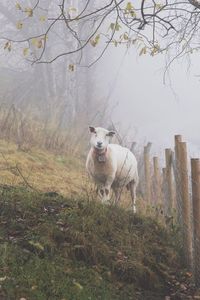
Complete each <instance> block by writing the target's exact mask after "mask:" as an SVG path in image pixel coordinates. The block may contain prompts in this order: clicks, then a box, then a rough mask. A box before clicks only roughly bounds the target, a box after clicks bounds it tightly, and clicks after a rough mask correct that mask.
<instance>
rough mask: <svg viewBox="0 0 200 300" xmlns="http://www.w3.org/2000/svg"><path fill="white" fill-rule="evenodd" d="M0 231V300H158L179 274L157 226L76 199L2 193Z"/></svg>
mask: <svg viewBox="0 0 200 300" xmlns="http://www.w3.org/2000/svg"><path fill="white" fill-rule="evenodd" d="M0 223H1V226H0V242H1V243H0V299H6V300H10V299H11V300H12V299H13V300H16V299H20V298H25V299H27V300H32V299H33V300H45V299H50V300H57V299H58V300H64V299H65V300H75V299H77V300H78V299H81V300H85V299H88V300H89V299H90V300H96V299H102V300H111V299H123V300H124V299H142V300H144V299H152V300H153V299H162V297H163V296H164V295H166V293H167V280H168V275H167V274H168V270H169V268H170V269H171V270H175V269H178V268H179V259H178V257H177V254H176V253H177V252H176V249H175V246H174V243H173V239H172V237H171V234H170V233H168V232H167V231H166V230H165V229H164V228H163V227H162V226H161V225H159V224H158V223H157V222H155V221H153V220H152V219H150V218H144V217H140V216H139V215H133V214H132V213H131V212H127V211H125V210H123V209H122V208H117V207H110V206H105V205H101V204H99V203H97V202H94V201H89V200H87V199H81V197H79V198H77V199H68V198H64V197H62V196H59V195H57V194H55V193H46V194H38V193H33V192H30V191H27V190H26V189H24V188H17V187H15V188H12V187H7V186H2V187H1V188H0ZM173 238H174V237H173Z"/></svg>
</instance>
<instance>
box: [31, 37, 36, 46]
mask: <svg viewBox="0 0 200 300" xmlns="http://www.w3.org/2000/svg"><path fill="white" fill-rule="evenodd" d="M31 43H32V45H33V46H36V44H37V39H36V38H33V39H32V40H31Z"/></svg>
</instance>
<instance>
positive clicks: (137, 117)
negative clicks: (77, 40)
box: [101, 48, 200, 155]
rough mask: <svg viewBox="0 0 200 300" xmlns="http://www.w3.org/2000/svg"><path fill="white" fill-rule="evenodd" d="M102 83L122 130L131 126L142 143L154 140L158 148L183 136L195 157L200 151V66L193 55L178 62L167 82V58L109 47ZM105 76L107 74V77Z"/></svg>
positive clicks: (172, 68)
mask: <svg viewBox="0 0 200 300" xmlns="http://www.w3.org/2000/svg"><path fill="white" fill-rule="evenodd" d="M102 63H103V64H102V65H103V72H101V74H102V76H101V87H102V88H103V89H104V90H105V94H106V95H107V94H109V93H110V100H111V103H112V104H116V103H117V104H118V105H117V106H115V109H114V112H113V114H112V119H113V120H114V121H115V122H116V123H118V122H120V123H121V126H122V127H123V128H128V127H129V126H131V130H130V132H131V131H132V132H133V133H134V134H135V132H137V134H136V139H137V140H138V141H140V142H143V141H144V140H145V141H151V142H153V145H154V150H155V151H161V149H163V148H164V147H171V146H172V145H173V136H174V135H175V134H182V135H183V136H184V139H185V141H187V142H188V143H189V148H190V152H191V154H192V155H200V134H199V131H200V117H199V114H200V97H199V91H200V77H199V78H198V76H197V75H198V74H199V75H200V68H199V66H200V64H199V59H198V56H196V57H195V56H193V58H192V60H191V66H190V68H189V70H188V61H187V60H186V59H185V61H182V62H176V63H174V64H173V65H172V66H171V69H170V80H171V87H170V81H169V79H168V80H167V83H166V84H165V85H164V84H163V74H164V70H165V65H166V64H165V56H164V55H163V56H156V57H153V58H152V57H150V56H149V55H147V56H141V57H139V56H138V54H137V53H136V51H135V49H134V48H132V49H130V50H129V51H128V53H126V54H125V51H124V49H123V48H114V49H110V51H108V52H107V53H106V55H105V56H104V58H103V61H102ZM105 74H106V75H105Z"/></svg>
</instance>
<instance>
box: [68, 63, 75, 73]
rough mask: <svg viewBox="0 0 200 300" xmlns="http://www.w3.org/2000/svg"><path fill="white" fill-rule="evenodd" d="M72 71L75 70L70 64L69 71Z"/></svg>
mask: <svg viewBox="0 0 200 300" xmlns="http://www.w3.org/2000/svg"><path fill="white" fill-rule="evenodd" d="M74 69H75V67H74V65H73V64H70V65H69V71H71V72H73V71H74Z"/></svg>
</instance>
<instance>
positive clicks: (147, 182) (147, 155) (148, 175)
mask: <svg viewBox="0 0 200 300" xmlns="http://www.w3.org/2000/svg"><path fill="white" fill-rule="evenodd" d="M151 145H152V144H151V143H148V144H147V146H145V147H144V175H145V200H146V203H147V204H150V203H151V164H150V149H151Z"/></svg>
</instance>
